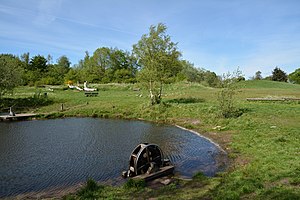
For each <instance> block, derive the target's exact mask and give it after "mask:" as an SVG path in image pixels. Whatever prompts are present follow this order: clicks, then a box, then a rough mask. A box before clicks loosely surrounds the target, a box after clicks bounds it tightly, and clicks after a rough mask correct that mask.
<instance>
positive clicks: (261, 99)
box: [246, 98, 300, 101]
mask: <svg viewBox="0 0 300 200" xmlns="http://www.w3.org/2000/svg"><path fill="white" fill-rule="evenodd" d="M246 100H247V101H300V98H247V99H246Z"/></svg>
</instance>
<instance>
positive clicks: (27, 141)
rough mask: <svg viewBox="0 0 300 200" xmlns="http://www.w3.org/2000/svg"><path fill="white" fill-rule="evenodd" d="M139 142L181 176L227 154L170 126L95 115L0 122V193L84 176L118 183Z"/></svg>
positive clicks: (211, 170)
mask: <svg viewBox="0 0 300 200" xmlns="http://www.w3.org/2000/svg"><path fill="white" fill-rule="evenodd" d="M142 142H148V143H155V144H157V145H159V146H160V147H161V149H162V151H163V152H164V154H165V157H167V158H169V159H170V160H171V162H172V163H173V164H174V165H175V172H176V173H177V174H179V175H180V176H184V177H192V176H193V174H194V173H196V172H198V171H202V172H203V173H204V174H205V175H207V176H213V175H214V174H215V173H216V172H218V171H220V170H223V168H224V162H223V161H224V159H223V158H224V157H226V155H224V153H223V152H222V151H221V150H220V149H219V148H218V147H217V146H216V145H214V144H213V143H211V142H210V141H208V140H207V139H205V138H202V137H199V136H198V135H196V134H194V133H191V132H189V131H186V130H183V129H180V128H177V127H174V126H167V125H157V124H153V123H147V122H143V121H127V120H110V119H97V118H66V119H54V120H38V121H20V122H1V123H0V197H5V196H11V195H17V194H21V193H27V192H36V191H40V190H44V189H47V188H53V187H62V186H70V185H74V184H78V183H81V182H85V181H86V180H87V179H88V178H93V179H94V180H97V181H103V182H110V183H113V184H117V183H118V182H122V181H121V180H122V179H121V172H122V171H123V170H127V169H128V160H129V156H130V154H131V152H132V150H133V149H134V148H135V147H136V146H137V145H138V144H140V143H142ZM220 158H221V159H220ZM221 160H222V161H221Z"/></svg>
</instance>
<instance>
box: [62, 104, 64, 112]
mask: <svg viewBox="0 0 300 200" xmlns="http://www.w3.org/2000/svg"><path fill="white" fill-rule="evenodd" d="M61 111H64V104H63V103H62V104H61Z"/></svg>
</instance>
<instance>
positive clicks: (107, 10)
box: [0, 0, 300, 78]
mask: <svg viewBox="0 0 300 200" xmlns="http://www.w3.org/2000/svg"><path fill="white" fill-rule="evenodd" d="M158 23H164V24H165V25H166V26H167V28H168V29H167V34H168V35H170V36H171V40H172V41H173V42H177V43H178V44H177V47H178V49H179V51H180V52H181V53H182V57H181V59H185V60H188V61H190V62H191V63H193V64H194V65H195V67H199V68H204V69H207V70H210V71H213V72H216V73H217V74H218V75H221V74H223V73H227V72H233V71H235V70H237V69H238V68H239V69H240V70H241V71H242V73H243V74H244V75H245V77H246V78H249V77H251V76H254V74H255V72H256V71H261V72H262V75H263V76H269V75H271V73H272V70H273V69H274V68H275V67H279V68H281V69H282V70H284V71H285V72H286V73H288V74H289V73H291V72H293V71H295V69H297V68H300V1H299V0H84V1H83V0H76V1H74V0H0V53H10V54H14V55H18V56H20V55H22V54H23V53H26V52H29V53H30V56H31V57H32V56H35V55H43V56H45V57H47V55H48V54H50V55H51V56H52V57H53V62H54V63H55V62H56V60H57V59H58V58H59V57H60V56H62V55H65V56H67V57H68V58H69V60H70V61H71V63H72V65H75V64H78V61H79V60H80V59H83V58H84V55H85V52H86V51H88V52H89V54H92V53H93V52H94V51H95V50H96V49H97V48H101V47H112V48H115V47H116V48H118V49H122V50H125V51H131V50H132V45H133V44H136V43H137V42H138V41H139V40H140V39H141V36H142V35H143V34H147V33H148V32H149V27H150V26H151V25H157V24H158Z"/></svg>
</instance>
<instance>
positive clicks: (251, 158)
mask: <svg viewBox="0 0 300 200" xmlns="http://www.w3.org/2000/svg"><path fill="white" fill-rule="evenodd" d="M95 87H97V88H98V89H99V95H98V96H97V97H85V96H84V93H83V92H79V91H76V90H64V88H63V87H57V88H52V89H53V90H52V89H51V91H50V90H49V88H40V89H36V88H29V87H20V88H18V89H17V90H15V93H14V95H12V96H6V98H9V99H10V102H12V101H11V98H13V99H18V98H23V99H27V98H31V97H32V96H33V95H35V94H36V93H37V91H38V93H39V92H40V93H41V94H44V93H45V92H47V97H42V96H39V98H45V99H47V100H45V101H46V102H47V103H45V104H42V105H43V106H38V103H37V104H36V105H35V106H31V107H29V108H28V109H29V110H31V111H33V112H36V113H44V117H46V118H49V117H57V116H93V117H107V118H125V119H144V120H149V121H156V122H162V123H170V124H178V125H180V126H183V127H185V128H188V129H193V130H195V131H198V132H200V133H202V134H203V135H205V136H207V137H209V138H211V139H212V140H214V141H215V142H217V143H219V144H220V145H221V146H222V147H223V148H224V149H225V150H226V151H227V152H228V153H229V156H230V158H232V164H231V167H230V168H229V169H228V170H227V171H226V172H224V173H222V174H219V175H218V176H217V177H214V178H204V177H201V176H197V177H196V178H195V179H194V180H193V181H189V182H186V181H180V180H178V181H176V182H174V183H172V184H171V185H169V186H165V187H163V188H160V189H158V190H153V189H149V188H142V189H141V188H140V187H139V188H136V187H110V186H101V187H99V188H97V189H95V190H92V191H88V193H89V194H88V195H91V197H92V198H105V197H110V198H112V199H114V198H115V199H122V198H123V199H131V198H133V197H135V198H139V197H141V196H143V197H147V198H148V197H149V198H150V197H158V198H162V199H166V198H172V199H199V198H200V199H201V198H206V199H240V198H242V199H299V198H300V192H299V191H300V188H299V187H300V166H299V163H300V149H299V144H300V131H299V130H300V104H299V102H297V101H284V102H247V101H246V100H245V99H246V98H248V97H296V98H300V85H292V84H288V83H278V82H271V81H245V82H240V83H239V88H240V89H238V93H237V96H236V105H237V107H238V108H240V110H241V111H242V112H243V114H242V115H241V116H240V117H238V118H230V119H224V118H221V117H219V110H218V101H217V93H218V91H219V89H214V88H208V87H204V86H202V85H199V84H189V83H178V84H172V85H167V86H166V87H165V90H164V92H163V94H164V96H163V104H161V105H157V106H154V107H152V106H149V99H148V93H147V91H143V90H139V89H138V86H136V85H118V84H111V85H95ZM15 101H17V100H15ZM7 104H8V103H7ZM62 104H63V107H64V110H61V105H62ZM5 106H8V105H6V104H5V105H3V107H5ZM16 107H17V106H16ZM20 107H21V106H20ZM199 177H200V178H199ZM84 195H87V194H80V193H78V194H77V195H70V196H68V197H66V198H68V199H72V198H75V199H76V198H80V197H84Z"/></svg>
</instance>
